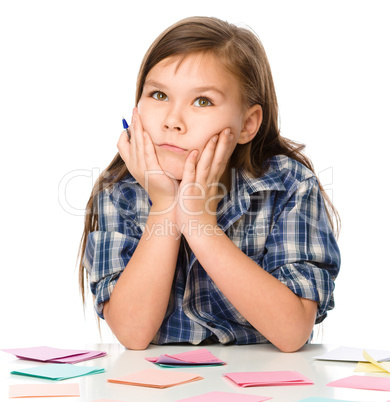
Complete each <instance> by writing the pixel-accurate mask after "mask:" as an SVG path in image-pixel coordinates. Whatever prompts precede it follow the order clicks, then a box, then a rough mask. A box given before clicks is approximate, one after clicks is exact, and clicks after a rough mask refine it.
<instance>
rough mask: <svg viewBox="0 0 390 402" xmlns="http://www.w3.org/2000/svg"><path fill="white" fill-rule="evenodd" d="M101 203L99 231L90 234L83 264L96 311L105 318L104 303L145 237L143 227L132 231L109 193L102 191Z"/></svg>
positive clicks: (99, 208) (128, 221)
mask: <svg viewBox="0 0 390 402" xmlns="http://www.w3.org/2000/svg"><path fill="white" fill-rule="evenodd" d="M97 200H98V212H99V230H97V231H94V232H91V233H90V234H89V235H88V238H87V245H86V250H85V254H84V258H83V265H84V267H85V268H86V270H87V271H88V273H89V281H90V287H91V291H92V293H93V295H94V296H95V298H94V306H95V310H96V312H97V314H98V315H99V317H101V318H104V317H103V305H104V302H105V301H107V300H109V298H110V296H111V293H112V291H113V289H114V286H115V284H116V282H117V281H118V279H119V277H120V275H121V273H122V272H123V270H124V269H125V267H126V265H127V263H128V262H129V260H130V258H131V256H132V255H133V253H134V251H135V249H136V247H137V245H138V242H139V238H140V235H141V234H140V233H139V228H136V227H135V228H134V230H131V225H132V224H133V223H132V222H131V220H126V221H125V219H124V218H123V216H122V215H121V214H120V213H119V212H120V211H118V209H117V207H116V206H115V204H114V203H113V200H112V197H111V196H110V193H109V192H108V191H102V192H101V193H100V194H99V195H98V197H97Z"/></svg>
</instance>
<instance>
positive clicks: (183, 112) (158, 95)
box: [138, 54, 245, 180]
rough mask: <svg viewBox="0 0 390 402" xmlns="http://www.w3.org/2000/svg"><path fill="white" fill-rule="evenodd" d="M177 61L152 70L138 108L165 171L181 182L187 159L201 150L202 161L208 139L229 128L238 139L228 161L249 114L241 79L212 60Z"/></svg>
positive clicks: (209, 57) (195, 56)
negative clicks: (246, 112)
mask: <svg viewBox="0 0 390 402" xmlns="http://www.w3.org/2000/svg"><path fill="white" fill-rule="evenodd" d="M179 60H180V59H179V58H177V57H173V58H168V59H165V60H162V61H161V62H159V63H158V64H156V65H155V66H154V67H153V68H152V69H151V70H150V72H149V74H148V75H147V76H146V80H145V84H144V87H143V92H142V95H141V98H140V101H139V103H138V112H139V115H140V116H141V120H142V124H143V126H144V129H145V131H147V132H148V133H149V135H150V137H151V139H152V141H153V143H154V145H155V149H156V154H157V157H158V160H159V163H160V165H161V167H162V169H163V170H165V171H167V172H168V173H170V174H172V175H173V176H174V177H175V178H176V179H177V180H181V179H182V175H183V169H184V162H185V160H186V158H187V156H188V154H189V153H190V152H191V151H192V150H195V149H197V150H198V151H199V157H200V156H201V153H202V151H203V149H204V147H205V145H206V143H207V142H208V141H209V140H210V138H211V137H213V136H214V135H215V134H219V133H220V132H221V131H222V130H223V129H225V128H230V131H231V133H233V135H234V139H233V141H232V146H231V149H229V157H230V155H231V154H232V152H233V150H234V148H235V146H236V144H237V142H240V132H241V130H242V127H243V123H244V113H245V111H244V108H243V105H242V101H241V93H240V88H239V84H238V82H237V80H236V79H235V78H234V77H233V75H231V74H230V73H229V72H227V71H226V70H224V69H223V68H222V67H221V66H220V65H219V64H218V62H217V60H216V58H215V56H214V55H212V54H205V55H199V54H193V55H189V56H187V57H186V58H185V59H184V60H183V61H182V62H181V64H179Z"/></svg>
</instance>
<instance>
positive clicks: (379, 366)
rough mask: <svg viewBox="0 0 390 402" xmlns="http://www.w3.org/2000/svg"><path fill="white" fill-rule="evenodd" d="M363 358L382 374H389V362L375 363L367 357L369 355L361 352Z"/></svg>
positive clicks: (371, 358)
mask: <svg viewBox="0 0 390 402" xmlns="http://www.w3.org/2000/svg"><path fill="white" fill-rule="evenodd" d="M363 357H364V358H365V359H366V360H367V361H368V362H369V363H371V365H373V366H374V367H376V368H377V369H380V370H382V372H385V373H389V374H390V362H387V363H386V362H382V363H381V362H378V361H376V360H375V359H374V358H373V357H371V356H370V355H369V353H368V352H367V351H365V350H363Z"/></svg>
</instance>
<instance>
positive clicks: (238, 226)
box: [83, 156, 340, 344]
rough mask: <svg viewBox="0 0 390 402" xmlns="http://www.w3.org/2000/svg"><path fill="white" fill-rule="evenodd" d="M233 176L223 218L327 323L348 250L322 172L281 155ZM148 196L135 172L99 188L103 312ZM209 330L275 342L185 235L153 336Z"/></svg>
mask: <svg viewBox="0 0 390 402" xmlns="http://www.w3.org/2000/svg"><path fill="white" fill-rule="evenodd" d="M232 177H233V180H232V187H231V191H230V193H229V194H228V195H226V196H225V197H224V198H223V200H221V202H220V203H219V205H218V210H217V219H218V225H219V226H220V227H221V228H222V230H223V231H224V232H225V233H226V234H227V235H228V236H229V238H230V239H231V240H232V242H233V243H234V244H235V245H236V246H237V247H239V248H240V249H241V250H242V251H243V252H244V253H245V254H247V255H248V256H249V257H250V258H251V259H252V260H253V261H255V262H256V263H257V264H258V265H259V266H260V267H262V268H263V269H264V270H266V271H267V272H269V273H270V274H271V275H273V276H274V277H276V278H277V279H278V280H279V281H281V282H282V283H284V284H285V285H286V286H287V287H288V288H289V289H291V291H292V292H294V293H295V294H296V295H298V296H300V297H303V298H305V299H310V300H315V301H317V302H318V311H317V317H316V323H320V322H321V321H323V320H324V318H325V317H326V315H327V311H328V310H331V309H332V308H333V307H334V300H333V290H334V280H335V278H336V276H337V274H338V272H339V268H340V252H339V249H338V246H337V243H336V240H335V237H334V235H333V233H332V230H331V228H330V226H329V221H328V218H327V215H326V211H325V207H324V201H323V198H322V196H321V193H320V190H319V186H318V182H317V179H316V177H315V175H314V174H313V173H312V172H311V171H310V170H309V169H307V168H305V167H304V166H303V165H301V164H300V163H298V162H296V161H295V160H293V159H290V158H288V157H286V156H276V157H273V158H272V159H271V160H270V167H269V169H268V171H267V173H266V174H265V175H264V176H263V177H261V178H252V177H250V176H249V175H248V174H247V173H246V172H245V171H243V170H237V171H235V172H234V174H233V175H232ZM148 201H149V200H148V196H147V193H146V192H145V190H144V189H143V188H142V187H141V186H140V185H139V184H138V183H137V182H136V180H135V179H134V178H133V177H132V176H130V175H128V176H127V177H126V178H125V179H124V180H122V181H120V182H119V183H116V184H115V185H114V186H113V188H111V189H110V190H104V191H103V192H101V193H100V194H99V195H98V211H99V230H98V231H95V232H92V233H90V234H89V236H88V240H87V247H86V252H85V255H84V260H83V263H84V266H85V267H86V269H87V271H88V272H89V274H90V285H91V290H92V293H93V294H94V295H95V309H96V311H97V313H98V315H99V316H100V317H101V318H103V315H102V310H103V303H104V302H105V301H107V300H108V299H109V298H110V295H111V293H112V291H113V289H114V286H115V284H116V282H117V280H118V278H119V276H120V275H121V273H122V272H123V270H124V269H125V267H126V265H127V263H128V262H129V260H130V258H131V256H132V254H133V253H134V251H135V249H136V247H137V244H138V242H139V240H140V238H141V236H142V233H143V230H144V228H145V225H146V221H147V218H148V214H149V209H150V205H149V202H148ZM156 269H158V267H156ZM145 291H146V290H145ZM207 338H211V339H214V340H215V341H218V342H221V343H224V344H226V343H231V342H233V343H236V344H248V343H264V342H268V340H267V339H266V338H265V337H264V336H263V335H261V334H260V333H259V332H258V331H257V330H256V329H255V328H253V327H252V326H251V325H250V324H249V323H248V322H247V321H246V319H245V318H244V317H243V316H242V315H241V314H240V313H239V312H238V311H237V310H236V309H235V307H234V306H233V305H232V304H231V303H230V302H229V301H228V300H227V299H226V297H225V296H224V295H223V293H222V292H221V291H220V290H219V289H218V288H217V286H216V285H215V284H214V282H213V281H212V280H211V279H210V277H209V276H208V275H207V273H206V271H205V270H204V269H203V267H202V266H201V265H200V264H199V262H198V261H197V259H196V256H195V255H194V254H193V253H192V252H191V249H190V248H189V247H188V244H187V242H186V241H185V239H184V237H182V241H181V247H180V251H179V255H178V259H177V264H176V272H175V276H174V282H173V286H172V292H171V296H170V299H169V304H168V308H167V312H166V315H165V318H164V321H163V323H162V325H161V327H160V329H159V331H158V332H157V334H156V336H155V337H154V339H153V343H156V344H163V343H171V342H190V343H192V344H199V343H200V342H202V341H203V340H205V339H207Z"/></svg>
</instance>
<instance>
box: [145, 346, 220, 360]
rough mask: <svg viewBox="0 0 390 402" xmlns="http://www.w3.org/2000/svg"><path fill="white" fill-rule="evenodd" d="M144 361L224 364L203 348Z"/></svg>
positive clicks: (148, 358) (149, 358)
mask: <svg viewBox="0 0 390 402" xmlns="http://www.w3.org/2000/svg"><path fill="white" fill-rule="evenodd" d="M146 360H148V361H150V362H153V363H159V364H225V362H223V361H222V360H220V359H218V357H215V356H214V355H213V354H212V353H211V352H210V351H208V350H207V349H205V348H203V349H197V350H191V351H189V352H183V353H176V354H174V355H168V354H165V355H161V356H160V357H147V358H146Z"/></svg>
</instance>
